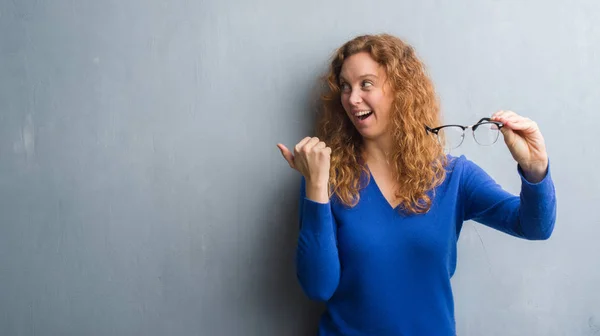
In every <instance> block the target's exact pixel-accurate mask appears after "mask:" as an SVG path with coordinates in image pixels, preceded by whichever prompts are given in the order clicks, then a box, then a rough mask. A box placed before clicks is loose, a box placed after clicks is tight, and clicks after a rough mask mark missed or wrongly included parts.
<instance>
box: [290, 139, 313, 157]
mask: <svg viewBox="0 0 600 336" xmlns="http://www.w3.org/2000/svg"><path fill="white" fill-rule="evenodd" d="M310 139H311V137H306V138H304V139H302V140H300V142H298V144H296V146H295V147H294V154H298V153H299V152H300V151H301V150H302V147H304V145H306V143H307V142H309V141H310Z"/></svg>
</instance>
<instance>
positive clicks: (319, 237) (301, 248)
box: [296, 178, 340, 301]
mask: <svg viewBox="0 0 600 336" xmlns="http://www.w3.org/2000/svg"><path fill="white" fill-rule="evenodd" d="M299 222H300V223H299V224H300V233H299V236H298V246H297V250H296V274H297V277H298V280H299V282H300V285H301V287H302V289H303V290H304V292H305V294H306V295H307V296H308V297H309V298H310V299H312V300H317V301H327V300H329V298H331V296H332V295H333V293H334V292H335V290H336V289H337V287H338V284H339V280H340V261H339V257H338V249H337V238H336V228H337V225H336V222H335V219H334V216H333V213H332V211H331V202H328V203H318V202H314V201H312V200H310V199H308V198H306V181H305V180H304V178H302V183H301V187H300V205H299Z"/></svg>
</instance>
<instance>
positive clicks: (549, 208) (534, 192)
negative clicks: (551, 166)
mask: <svg viewBox="0 0 600 336" xmlns="http://www.w3.org/2000/svg"><path fill="white" fill-rule="evenodd" d="M534 174H539V172H537V173H534ZM549 175H550V172H549V170H548V166H546V167H545V169H544V172H543V174H541V176H538V175H534V176H533V177H532V174H531V171H529V172H525V171H524V170H522V186H521V193H520V201H521V202H520V209H519V218H520V222H521V229H522V230H523V233H524V235H525V236H526V237H528V238H529V239H547V238H549V237H550V235H551V233H552V231H553V230H554V223H555V220H556V195H555V190H554V183H553V182H552V180H551V177H550V176H549Z"/></svg>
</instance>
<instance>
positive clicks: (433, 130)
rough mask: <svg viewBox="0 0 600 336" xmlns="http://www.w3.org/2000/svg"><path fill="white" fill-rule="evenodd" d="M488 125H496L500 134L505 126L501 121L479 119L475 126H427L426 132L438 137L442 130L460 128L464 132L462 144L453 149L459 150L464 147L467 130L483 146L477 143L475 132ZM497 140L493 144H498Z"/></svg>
mask: <svg viewBox="0 0 600 336" xmlns="http://www.w3.org/2000/svg"><path fill="white" fill-rule="evenodd" d="M486 124H495V125H496V126H497V127H498V133H500V129H501V128H502V127H503V126H504V124H502V123H501V122H499V121H494V120H492V119H490V118H481V119H479V121H478V122H477V123H475V124H473V125H470V126H465V125H442V126H439V127H435V128H431V127H429V126H427V125H425V132H427V134H429V133H432V134H435V135H436V136H438V135H439V132H440V131H441V130H442V129H444V128H446V127H460V128H462V131H463V133H462V135H461V139H460V143H459V144H458V145H457V146H456V147H453V148H458V147H460V145H462V143H463V141H464V139H465V133H466V131H467V129H469V128H470V129H471V130H472V132H471V133H472V134H473V139H474V140H475V142H477V143H478V144H480V145H481V143H479V142H478V141H477V138H475V131H476V130H477V128H478V127H479V126H481V125H486ZM497 140H498V139H496V140H494V142H493V143H492V144H494V143H496V141H497ZM438 141H440V140H439V137H438ZM482 146H485V145H482Z"/></svg>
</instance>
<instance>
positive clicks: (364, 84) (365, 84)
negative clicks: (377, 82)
mask: <svg viewBox="0 0 600 336" xmlns="http://www.w3.org/2000/svg"><path fill="white" fill-rule="evenodd" d="M370 86H373V83H371V82H363V87H370Z"/></svg>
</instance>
